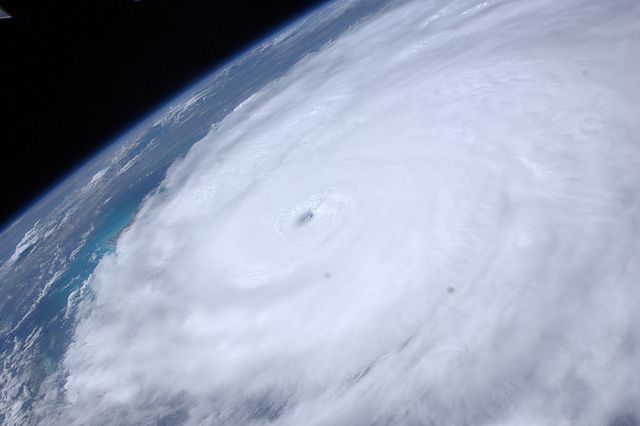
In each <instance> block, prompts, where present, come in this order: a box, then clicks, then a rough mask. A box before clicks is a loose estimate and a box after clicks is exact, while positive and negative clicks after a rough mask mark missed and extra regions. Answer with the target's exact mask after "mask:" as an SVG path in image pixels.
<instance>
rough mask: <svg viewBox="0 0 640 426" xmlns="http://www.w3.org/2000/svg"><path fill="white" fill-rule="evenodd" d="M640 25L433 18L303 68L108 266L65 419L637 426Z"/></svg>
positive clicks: (429, 6)
mask: <svg viewBox="0 0 640 426" xmlns="http://www.w3.org/2000/svg"><path fill="white" fill-rule="evenodd" d="M639 22H640V3H638V2H636V1H631V0H629V1H624V0H622V1H616V2H610V1H599V0H598V1H596V0H593V1H587V0H567V1H555V0H553V1H551V0H536V1H524V0H520V1H517V0H515V1H485V2H477V1H428V2H427V1H418V0H416V1H411V2H406V3H403V4H401V5H398V6H396V7H393V8H390V9H389V10H387V11H385V12H384V13H382V14H380V15H379V16H377V17H375V19H371V20H368V21H364V22H363V23H362V24H361V25H359V26H357V27H355V28H353V29H352V30H351V31H350V32H349V33H347V34H345V35H343V36H342V37H340V38H338V39H337V40H335V41H334V42H333V43H332V44H331V45H329V46H327V47H326V48H324V49H323V50H322V51H320V52H318V53H316V54H313V55H311V56H309V57H307V58H305V59H304V60H303V61H302V62H301V63H299V64H298V65H297V66H296V67H294V69H293V70H292V71H291V72H290V73H289V74H287V75H286V76H284V77H283V78H281V79H279V80H278V81H275V82H273V83H272V84H270V85H269V86H268V87H266V88H265V89H263V90H262V91H260V92H259V93H257V94H255V95H254V96H252V97H251V98H250V99H249V100H248V101H246V102H245V103H244V104H242V105H241V106H240V107H238V108H237V109H236V111H234V112H233V113H232V114H230V115H229V116H228V117H227V118H225V119H224V120H223V121H222V122H221V123H219V125H217V126H216V127H215V128H214V129H212V130H211V132H210V133H209V135H208V136H207V137H206V138H205V139H203V140H202V141H200V142H199V143H198V144H196V145H195V146H194V147H193V148H192V150H191V151H190V152H189V153H188V155H187V156H186V157H185V158H184V159H183V160H181V161H180V162H178V163H176V164H175V165H174V166H173V167H172V168H171V169H170V171H169V173H168V175H167V178H166V180H165V182H164V183H163V185H162V188H161V189H160V190H159V191H158V192H157V193H156V194H155V195H153V196H151V197H150V198H149V199H148V200H147V202H146V203H145V205H144V207H143V208H142V210H141V212H140V213H139V215H138V217H137V218H136V220H135V222H134V223H133V224H132V225H131V226H130V228H129V229H128V230H127V231H126V232H124V233H123V234H122V236H121V238H120V239H119V241H118V242H117V249H116V251H115V253H113V254H112V255H109V256H107V257H105V258H104V259H103V261H102V262H101V263H100V265H99V266H98V268H97V270H96V272H95V274H94V276H93V277H92V281H91V288H92V291H93V292H94V296H95V297H94V298H93V300H92V301H90V302H87V304H86V305H85V306H84V308H83V310H82V312H81V314H80V315H79V320H78V321H79V323H78V327H77V330H76V336H75V341H74V343H73V344H72V345H71V347H70V348H69V350H68V352H67V354H66V357H65V361H64V372H63V373H64V375H63V377H64V378H65V379H64V380H65V385H64V388H65V395H64V407H63V409H62V410H60V411H58V412H57V413H55V414H51V416H54V417H49V418H48V421H51V422H53V421H54V420H53V419H55V418H57V419H58V421H59V422H60V423H66V422H70V421H71V422H75V423H83V424H97V423H101V422H106V423H118V424H121V423H155V422H165V423H166V424H176V423H181V422H186V423H189V424H202V423H211V424H264V423H274V424H278V425H292V424H305V425H307V424H318V425H320V424H322V425H359V424H363V425H364V424H367V425H368V424H380V425H385V424H434V425H435V424H438V425H467V424H474V425H475V424H479V425H482V424H487V425H498V424H499V425H524V424H541V425H563V424H567V425H568V424H581V425H592V424H593V425H603V424H604V425H606V424H620V425H621V424H625V423H624V422H630V423H628V424H636V423H633V422H634V421H636V420H635V419H637V418H640V413H639V412H638V411H637V410H638V409H637V407H638V401H639V400H640V313H639V309H640V290H639V289H638V285H639V284H638V279H639V278H640V247H639V245H640V235H639V233H640V119H639V117H640V101H639V99H640V77H639V76H640V25H639V24H638V23H639Z"/></svg>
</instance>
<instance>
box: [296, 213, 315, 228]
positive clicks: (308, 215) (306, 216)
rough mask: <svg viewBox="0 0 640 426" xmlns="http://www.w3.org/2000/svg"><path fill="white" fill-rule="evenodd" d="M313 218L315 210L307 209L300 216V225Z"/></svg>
mask: <svg viewBox="0 0 640 426" xmlns="http://www.w3.org/2000/svg"><path fill="white" fill-rule="evenodd" d="M311 219H313V211H311V210H307V211H305V212H304V213H302V214H301V215H300V216H298V225H304V224H306V223H309V221H310V220H311Z"/></svg>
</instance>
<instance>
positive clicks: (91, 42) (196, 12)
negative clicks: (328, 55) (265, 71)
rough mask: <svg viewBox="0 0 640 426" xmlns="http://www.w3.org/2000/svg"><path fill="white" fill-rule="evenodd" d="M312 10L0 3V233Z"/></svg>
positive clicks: (258, 4) (223, 2) (222, 1)
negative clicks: (204, 80)
mask: <svg viewBox="0 0 640 426" xmlns="http://www.w3.org/2000/svg"><path fill="white" fill-rule="evenodd" d="M319 3H320V2H319V1H317V0H316V1H311V0H307V1H303V0H298V1H287V0H209V1H204V0H142V1H134V0H83V1H65V0H61V1H40V2H34V1H28V0H0V7H2V8H3V9H5V10H6V11H7V12H8V13H10V14H11V15H12V16H13V18H12V19H9V20H0V113H1V115H0V132H1V133H0V138H1V139H0V141H2V144H1V147H2V151H0V155H1V157H0V158H2V161H1V163H0V166H1V167H0V205H1V208H0V224H2V223H5V222H6V221H7V219H9V218H10V217H12V216H14V215H15V214H17V213H18V212H19V211H21V210H22V209H24V208H25V207H26V206H27V205H28V204H29V203H31V202H33V201H35V200H36V199H37V198H38V197H39V196H40V195H41V194H42V193H43V192H45V191H46V190H47V189H48V188H49V187H50V186H51V185H53V184H55V183H56V182H58V181H59V180H60V179H61V178H62V177H63V176H64V175H66V174H67V173H68V172H70V171H71V170H73V169H75V168H76V167H78V166H79V165H80V164H82V163H83V162H84V161H86V160H87V159H88V158H89V157H91V155H92V154H93V153H94V152H95V151H96V150H98V149H99V148H101V147H102V146H104V145H105V144H107V143H108V142H111V141H113V139H114V138H116V137H117V136H119V135H120V134H122V133H123V132H124V131H125V130H127V129H128V128H129V127H131V126H133V125H135V124H136V123H137V122H139V121H140V120H142V119H143V118H144V117H145V116H147V115H148V114H149V113H151V112H152V111H153V110H154V109H155V108H157V107H159V106H161V105H162V104H164V103H165V102H167V101H169V100H170V99H171V97H172V96H175V95H177V94H179V93H180V92H181V91H182V90H183V89H185V88H186V87H188V85H189V84H191V83H195V82H196V81H197V79H198V78H199V77H202V76H203V74H205V73H207V72H210V71H213V69H214V68H215V66H216V65H218V64H222V63H224V62H225V60H227V59H229V58H230V57H232V56H234V55H235V54H238V53H240V52H241V51H242V50H244V49H246V48H248V47H250V46H251V45H252V44H254V43H255V42H256V41H258V40H260V39H262V38H263V37H264V36H266V35H268V34H269V33H271V32H273V31H274V30H276V29H278V28H280V27H281V26H282V25H284V24H286V23H287V22H289V21H290V20H291V19H294V18H296V17H297V16H299V15H301V14H302V13H304V12H306V11H308V10H310V9H311V8H313V7H315V6H317V5H318V4H319Z"/></svg>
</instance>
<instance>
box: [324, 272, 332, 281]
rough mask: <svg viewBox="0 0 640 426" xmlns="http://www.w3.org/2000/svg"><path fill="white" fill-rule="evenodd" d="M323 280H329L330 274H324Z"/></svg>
mask: <svg viewBox="0 0 640 426" xmlns="http://www.w3.org/2000/svg"><path fill="white" fill-rule="evenodd" d="M324 278H325V279H327V280H328V279H329V278H331V272H325V273H324Z"/></svg>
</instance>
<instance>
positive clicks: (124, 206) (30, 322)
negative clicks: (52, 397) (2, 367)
mask: <svg viewBox="0 0 640 426" xmlns="http://www.w3.org/2000/svg"><path fill="white" fill-rule="evenodd" d="M160 179H161V176H150V177H149V179H147V182H145V183H144V184H141V185H136V186H135V187H134V189H132V190H131V191H127V192H125V193H123V194H121V195H120V196H119V197H117V198H114V199H112V200H111V201H110V202H109V205H108V207H107V209H106V211H105V213H104V214H103V215H102V216H101V220H100V221H99V223H98V224H97V225H96V227H95V230H94V232H93V235H92V236H91V237H90V239H89V240H88V241H87V242H86V243H85V244H84V246H82V248H81V249H80V250H79V251H78V253H77V255H76V256H75V258H74V260H73V261H72V262H71V264H70V265H69V267H68V268H67V270H66V271H65V272H64V273H62V274H61V275H60V277H59V278H58V279H57V280H56V281H55V282H54V283H53V284H52V286H51V288H52V290H50V291H49V293H48V294H47V295H46V296H45V297H44V298H43V299H42V300H41V301H40V302H39V303H38V306H37V307H36V308H35V309H34V310H33V312H32V313H31V315H30V316H29V317H28V318H27V320H26V321H24V322H23V323H22V324H21V326H20V327H19V328H18V329H17V330H16V331H15V334H14V336H15V337H17V338H19V339H26V338H27V336H28V335H29V333H31V331H32V330H33V329H34V328H37V327H42V341H41V344H40V348H39V349H40V350H41V353H40V356H39V358H40V363H39V364H40V366H41V368H42V371H41V373H42V375H43V376H46V375H49V374H51V373H52V372H53V371H54V370H55V368H56V366H57V365H58V363H59V361H60V360H61V359H62V357H63V356H64V352H65V350H66V347H67V345H68V343H69V341H70V339H71V336H72V333H73V327H74V316H73V314H72V315H68V316H66V315H65V314H66V313H67V304H68V303H69V298H70V296H71V294H72V293H73V292H74V291H76V290H78V289H80V287H81V286H82V285H83V283H84V282H85V281H86V280H87V279H88V278H89V277H90V276H91V274H92V273H93V271H94V270H95V268H96V266H97V265H98V263H99V262H100V260H101V259H102V257H103V256H105V255H107V254H108V253H111V252H113V250H114V249H115V242H116V240H117V237H118V235H119V234H120V233H121V232H122V231H123V230H124V229H125V228H126V227H127V225H128V224H129V223H130V222H131V221H132V219H133V217H134V216H135V213H136V212H137V210H138V208H139V207H140V204H141V203H142V201H143V199H144V197H145V196H146V195H147V194H148V193H149V192H150V191H152V190H153V188H154V187H155V186H157V184H158V183H159V180H160ZM71 313H73V308H72V310H71Z"/></svg>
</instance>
